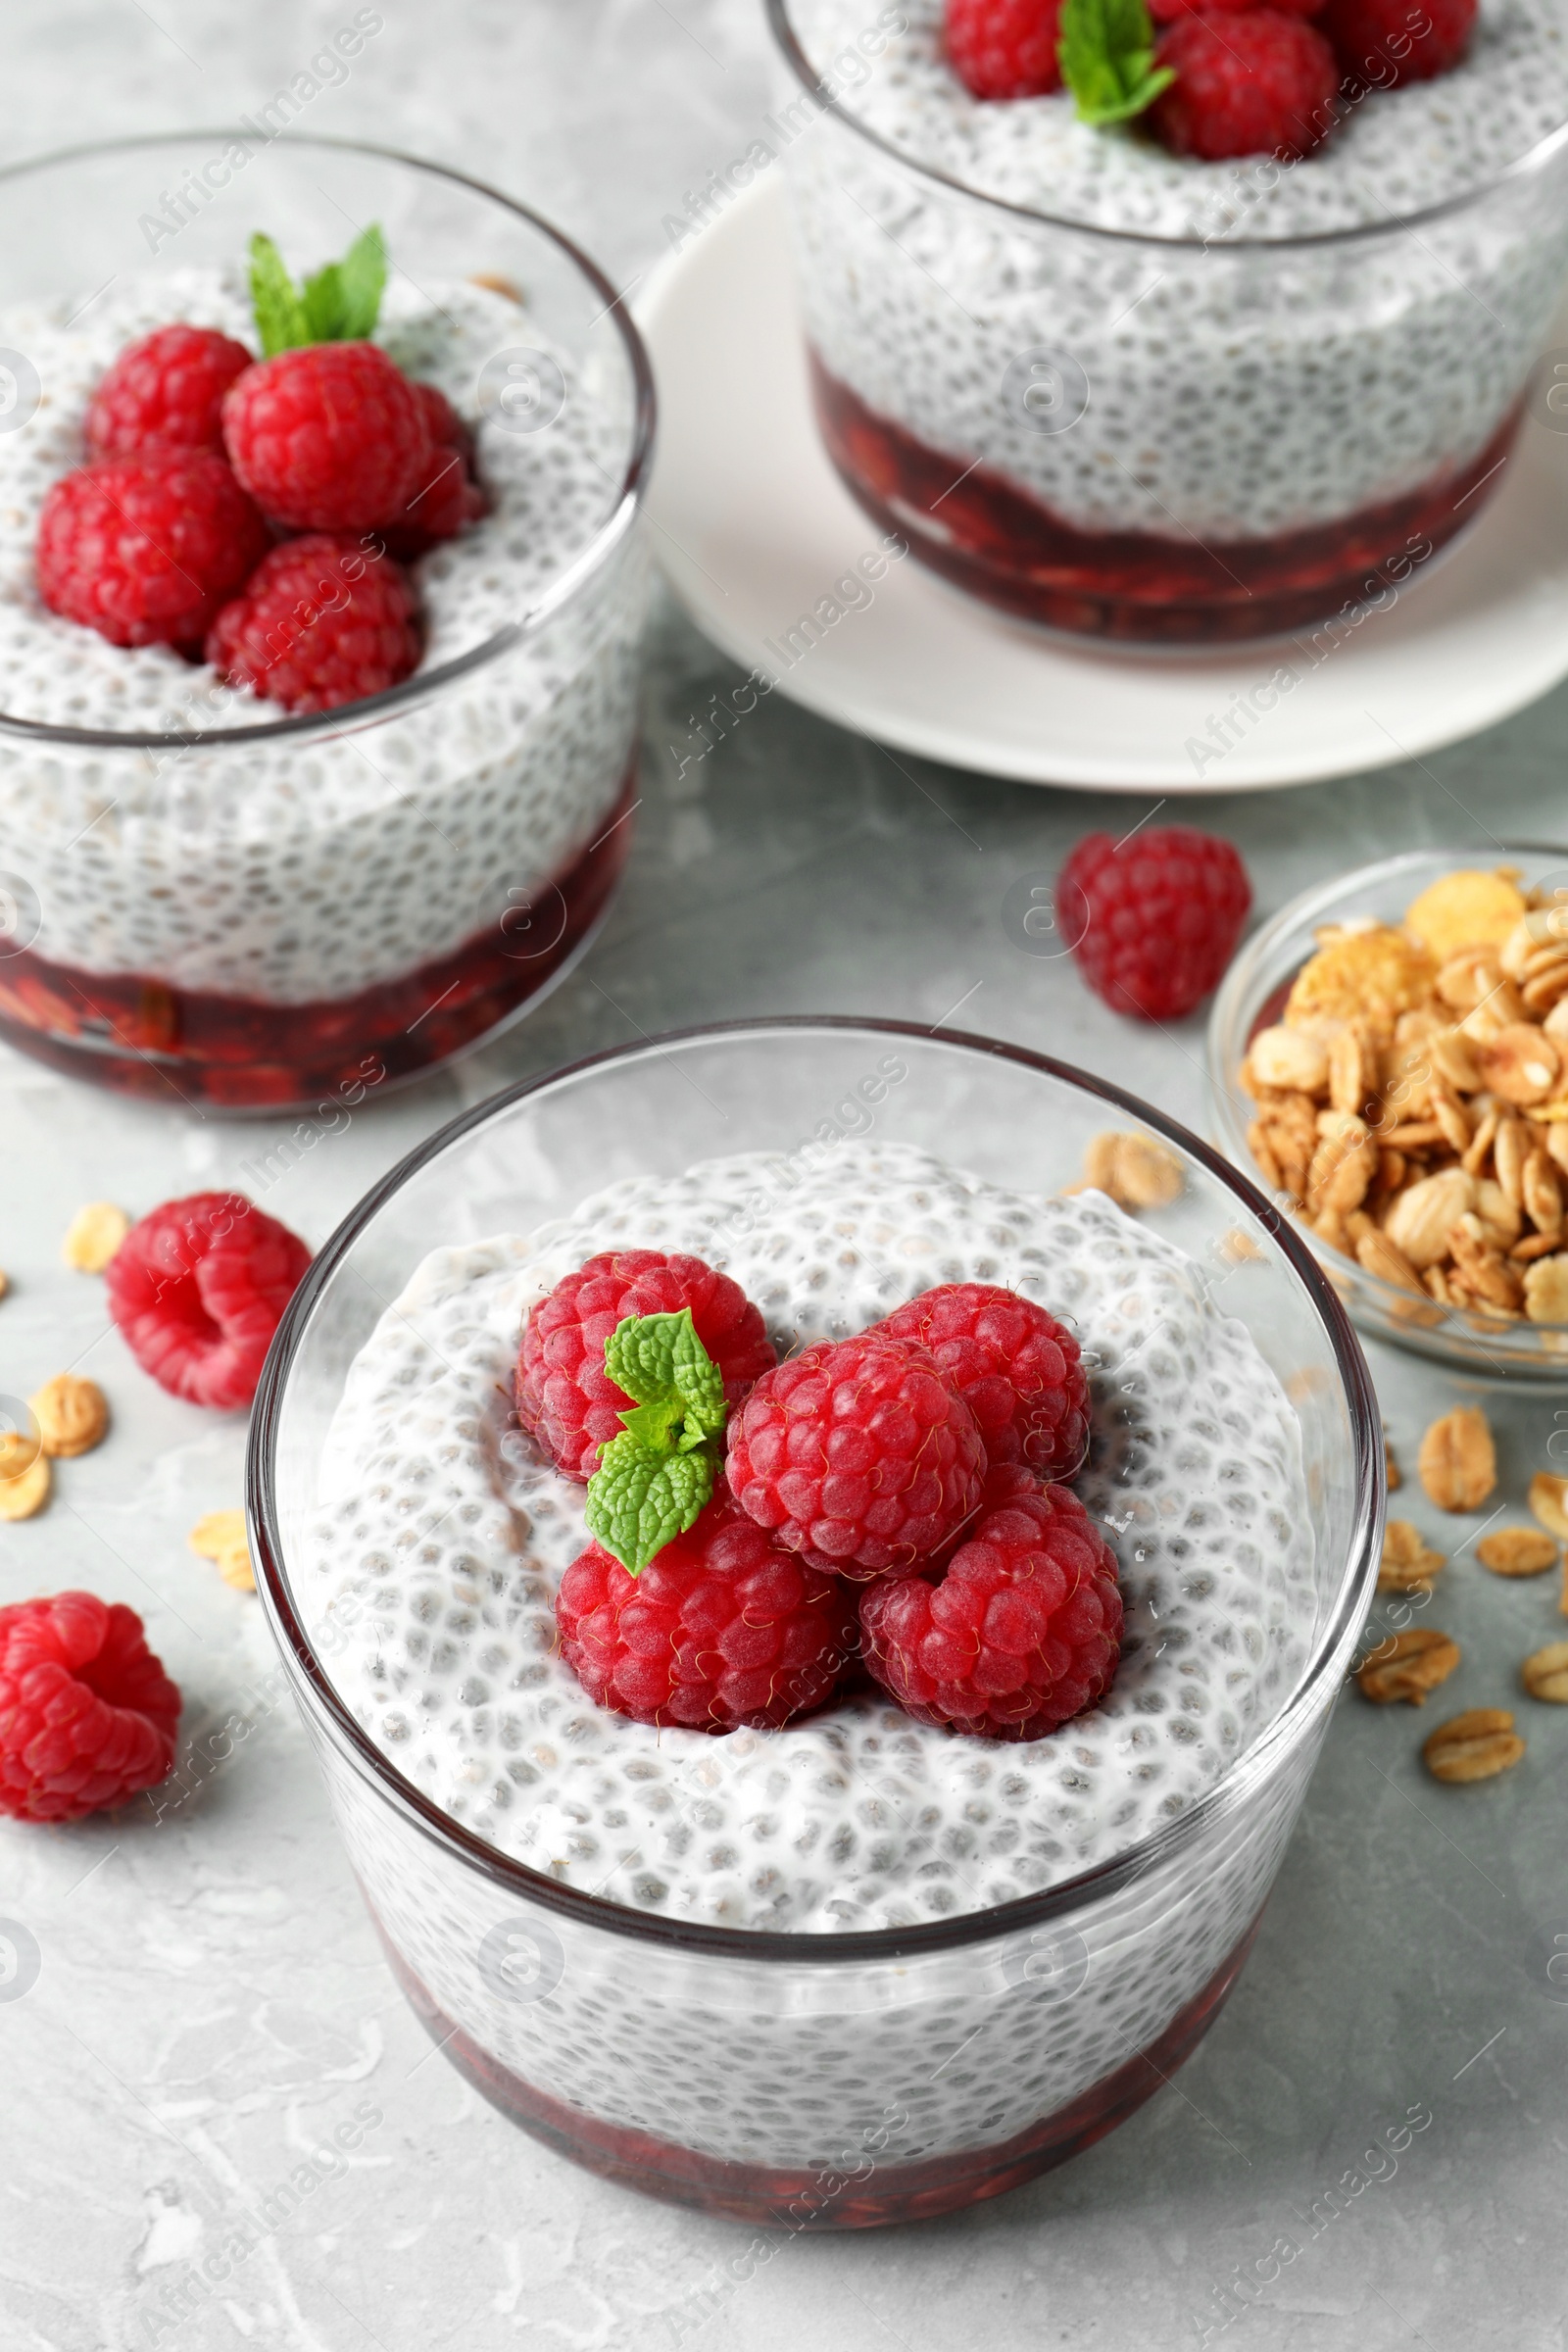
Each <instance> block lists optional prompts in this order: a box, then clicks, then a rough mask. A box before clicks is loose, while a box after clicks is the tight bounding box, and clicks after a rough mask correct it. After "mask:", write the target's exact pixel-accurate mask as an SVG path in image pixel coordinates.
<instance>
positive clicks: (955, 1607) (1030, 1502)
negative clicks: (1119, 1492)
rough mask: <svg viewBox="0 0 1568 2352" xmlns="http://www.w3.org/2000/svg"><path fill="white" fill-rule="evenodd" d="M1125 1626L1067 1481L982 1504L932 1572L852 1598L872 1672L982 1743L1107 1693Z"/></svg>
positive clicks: (917, 1709) (925, 1718) (1112, 1577)
mask: <svg viewBox="0 0 1568 2352" xmlns="http://www.w3.org/2000/svg"><path fill="white" fill-rule="evenodd" d="M1121 1629H1122V1605H1121V1593H1120V1591H1119V1590H1118V1587H1117V1583H1116V1560H1115V1555H1114V1553H1113V1552H1112V1551H1111V1548H1110V1545H1109V1544H1107V1543H1106V1542H1105V1539H1104V1537H1103V1535H1102V1534H1101V1532H1100V1530H1099V1528H1098V1527H1096V1525H1095V1523H1094V1521H1093V1520H1092V1519H1091V1518H1090V1516H1089V1514H1088V1512H1087V1511H1086V1510H1085V1509H1084V1506H1083V1504H1082V1503H1081V1502H1080V1501H1079V1500H1078V1497H1077V1496H1076V1495H1073V1494H1071V1493H1069V1491H1068V1490H1067V1489H1066V1488H1065V1487H1056V1486H1053V1487H1047V1488H1045V1489H1044V1490H1043V1491H1039V1492H1037V1493H1035V1494H1033V1495H1029V1494H1015V1495H1010V1496H1009V1497H1008V1498H1007V1499H1006V1500H1005V1501H1004V1502H1003V1503H1002V1504H1001V1505H1000V1507H998V1508H995V1509H992V1510H989V1511H987V1512H986V1513H985V1515H984V1516H983V1517H982V1518H981V1519H980V1520H979V1522H978V1524H977V1525H976V1527H975V1529H974V1532H973V1534H972V1535H970V1536H969V1537H968V1538H966V1540H965V1541H964V1542H963V1543H962V1544H960V1545H959V1546H958V1549H957V1550H956V1552H955V1553H954V1555H953V1557H952V1559H951V1560H950V1561H949V1563H948V1566H947V1568H946V1570H945V1572H944V1573H943V1575H942V1576H941V1577H940V1578H939V1579H937V1580H935V1581H928V1580H927V1579H926V1578H925V1577H922V1576H902V1577H888V1578H884V1579H882V1581H881V1582H879V1583H877V1584H874V1585H872V1586H871V1587H870V1588H869V1589H868V1590H867V1591H866V1592H865V1593H862V1594H861V1596H860V1630H861V1633H862V1635H863V1637H864V1642H865V1662H866V1665H867V1666H868V1668H869V1669H870V1672H871V1674H872V1675H873V1677H874V1678H875V1680H876V1681H877V1682H879V1683H880V1684H881V1685H882V1687H883V1689H884V1690H886V1691H889V1692H891V1694H892V1696H893V1697H894V1698H896V1699H897V1700H898V1702H899V1704H900V1705H901V1706H902V1707H904V1708H905V1709H906V1710H907V1713H909V1714H910V1715H913V1716H914V1717H915V1718H916V1720H917V1721H918V1722H920V1723H931V1724H945V1725H946V1726H947V1727H948V1729H949V1730H951V1731H956V1732H968V1733H970V1734H972V1735H974V1736H976V1737H978V1738H980V1739H983V1740H1039V1739H1042V1738H1044V1736H1045V1735H1046V1734H1047V1733H1048V1732H1054V1731H1055V1730H1056V1728H1057V1727H1058V1726H1059V1725H1060V1724H1063V1723H1066V1722H1069V1721H1070V1720H1071V1718H1072V1717H1073V1716H1074V1715H1081V1714H1082V1713H1083V1711H1084V1709H1085V1708H1086V1707H1091V1706H1093V1705H1094V1704H1095V1702H1096V1700H1097V1699H1100V1698H1103V1696H1104V1694H1105V1692H1106V1691H1108V1690H1109V1688H1110V1685H1111V1681H1112V1678H1113V1677H1114V1675H1115V1671H1116V1663H1117V1659H1118V1656H1119V1654H1120V1643H1121Z"/></svg>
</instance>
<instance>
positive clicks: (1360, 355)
mask: <svg viewBox="0 0 1568 2352" xmlns="http://www.w3.org/2000/svg"><path fill="white" fill-rule="evenodd" d="M767 10H768V17H769V20H770V23H771V25H772V29H773V33H774V38H775V41H776V45H777V49H778V52H779V56H780V58H781V60H782V70H783V78H784V81H785V84H786V96H785V98H784V101H783V102H782V103H781V104H780V106H779V107H778V109H777V111H776V114H775V116H774V118H773V119H772V121H773V128H774V131H775V133H776V135H777V137H778V139H779V140H781V141H782V142H783V145H782V152H783V155H784V169H785V172H786V175H787V179H788V185H789V193H790V199H791V209H792V214H793V221H794V231H795V244H796V250H797V256H798V261H799V275H800V281H801V292H802V298H803V302H804V307H805V316H806V333H807V341H808V347H809V365H810V373H811V383H812V391H813V397H814V401H815V407H816V416H817V421H818V425H819V428H820V431H821V434H822V438H823V441H824V442H825V444H826V447H827V451H828V454H829V456H830V457H831V459H832V461H833V464H834V466H836V467H837V469H838V471H839V473H840V474H841V475H842V476H843V479H844V481H845V482H846V483H847V485H848V486H849V488H850V490H851V491H852V492H853V493H854V494H855V496H856V498H857V499H858V501H859V503H860V505H861V506H862V507H863V508H864V509H865V510H866V512H867V513H868V514H869V515H872V516H873V517H874V518H875V519H876V521H877V522H878V523H879V524H880V525H881V527H882V528H883V530H884V531H897V532H899V533H901V534H902V535H903V536H904V537H905V538H906V539H907V542H908V545H909V548H910V550H911V551H912V552H913V554H915V555H916V556H917V557H919V558H920V560H921V561H922V562H923V563H925V564H928V565H930V566H931V568H932V569H934V570H935V571H937V572H939V573H940V574H941V575H942V576H943V577H944V578H945V579H948V580H950V581H952V582H954V583H956V585H957V586H958V587H960V588H964V589H967V590H968V591H969V592H970V593H971V594H973V595H975V596H978V597H981V598H984V599H985V600H986V601H987V602H989V603H991V604H994V605H998V606H1000V607H1001V608H1002V609H1003V610H1004V611H1005V612H1007V613H1012V614H1015V615H1017V616H1019V617H1022V618H1024V619H1026V620H1032V621H1035V622H1038V623H1040V624H1043V625H1045V626H1047V627H1049V628H1051V629H1053V630H1059V631H1065V632H1070V633H1071V634H1073V635H1075V636H1082V637H1090V638H1096V639H1100V640H1102V641H1103V642H1107V643H1118V642H1120V643H1125V644H1127V645H1130V646H1140V645H1143V646H1160V647H1166V648H1178V647H1182V646H1187V647H1195V648H1201V647H1203V646H1208V645H1215V644H1221V643H1225V642H1228V641H1231V640H1237V639H1253V638H1264V637H1271V636H1278V635H1281V634H1285V633H1287V632H1292V631H1296V630H1298V629H1300V628H1302V627H1304V626H1309V625H1311V624H1313V623H1325V622H1328V621H1330V620H1331V618H1332V617H1333V616H1336V615H1340V616H1342V617H1343V618H1344V619H1346V620H1348V618H1349V616H1350V615H1351V614H1353V613H1358V612H1359V611H1360V610H1361V609H1363V608H1365V607H1367V606H1368V605H1371V606H1374V607H1375V606H1379V605H1383V604H1386V603H1387V602H1388V601H1389V599H1390V597H1391V595H1397V593H1398V590H1399V588H1400V587H1401V586H1402V585H1403V583H1405V582H1407V581H1409V580H1411V579H1413V578H1415V577H1418V576H1419V574H1420V573H1421V570H1422V568H1423V567H1424V566H1425V565H1426V564H1429V563H1430V562H1431V561H1432V560H1433V558H1434V557H1435V556H1436V555H1437V554H1438V553H1439V552H1440V551H1441V550H1442V549H1443V548H1444V547H1445V546H1446V545H1447V544H1448V542H1449V541H1451V540H1452V539H1453V538H1454V537H1455V536H1456V535H1457V533H1458V532H1460V531H1461V530H1462V529H1464V528H1465V527H1466V526H1467V525H1468V524H1469V523H1470V522H1471V521H1473V520H1474V518H1475V516H1476V515H1478V514H1479V513H1480V511H1481V509H1482V508H1483V506H1484V505H1485V503H1486V500H1487V499H1488V498H1489V497H1490V496H1491V495H1492V493H1493V491H1494V490H1495V487H1496V485H1497V481H1498V478H1499V469H1500V468H1501V466H1502V464H1503V461H1504V460H1505V458H1506V457H1507V455H1508V452H1509V449H1510V448H1511V446H1512V443H1513V440H1514V436H1515V434H1516V432H1517V430H1518V428H1519V424H1520V419H1521V415H1522V413H1523V409H1524V406H1525V403H1526V398H1527V393H1528V388H1529V379H1530V375H1531V370H1532V368H1533V366H1534V364H1535V362H1536V360H1537V359H1538V357H1539V355H1540V352H1541V349H1542V346H1543V344H1544V341H1545V340H1546V339H1547V335H1548V332H1549V328H1550V324H1551V320H1552V318H1553V314H1554V312H1555V310H1556V307H1557V304H1558V301H1559V299H1560V297H1561V293H1562V289H1563V286H1564V283H1565V281H1568V124H1564V125H1562V126H1561V127H1560V128H1559V129H1558V130H1556V131H1554V132H1553V133H1551V135H1550V136H1548V137H1546V138H1544V139H1543V140H1542V141H1540V142H1539V143H1538V144H1537V145H1536V146H1535V147H1534V148H1532V149H1531V150H1530V151H1529V152H1528V153H1527V154H1525V155H1523V156H1522V157H1520V158H1519V160H1518V161H1517V163H1516V164H1515V165H1513V166H1512V167H1510V169H1509V170H1507V171H1506V172H1503V173H1502V174H1501V175H1500V176H1499V177H1497V178H1495V179H1494V180H1493V181H1491V182H1490V184H1487V185H1485V186H1483V187H1481V188H1479V189H1476V190H1474V191H1473V192H1470V193H1467V194H1465V195H1462V196H1459V197H1456V198H1454V199H1452V200H1450V201H1448V202H1446V203H1442V204H1438V205H1434V206H1432V207H1430V208H1428V209H1426V210H1423V211H1420V212H1416V213H1412V214H1411V215H1409V217H1408V218H1396V217H1394V216H1393V215H1392V214H1391V215H1390V217H1389V218H1388V219H1387V220H1386V221H1380V222H1379V223H1377V224H1375V225H1372V226H1365V227H1357V228H1352V229H1346V230H1334V231H1326V232H1321V233H1314V234H1306V235H1298V236H1294V237H1278V238H1275V237H1269V238H1266V239H1265V238H1264V237H1262V236H1258V237H1254V238H1253V239H1251V240H1250V241H1248V240H1245V239H1241V238H1236V237H1231V236H1227V235H1223V234H1221V233H1220V226H1221V223H1220V221H1219V220H1218V217H1217V216H1216V225H1215V227H1214V229H1213V230H1212V231H1209V230H1208V229H1207V226H1206V221H1204V220H1202V219H1201V220H1200V221H1197V222H1196V223H1195V224H1194V228H1193V233H1191V234H1190V235H1185V236H1170V235H1164V234H1157V235H1156V234H1151V233H1143V232H1135V231H1128V230H1121V229H1115V228H1108V227H1106V228H1102V227H1089V226H1085V225H1083V224H1082V223H1081V222H1078V221H1071V220H1066V219H1054V218H1052V217H1050V216H1049V215H1048V214H1046V213H1045V212H1044V211H1033V210H1027V209H1024V208H1022V207H1020V206H1017V205H1013V204H1009V203H1005V202H1003V201H1001V200H1000V199H997V198H995V197H991V196H987V195H982V194H979V193H978V192H976V191H975V190H974V189H973V188H971V187H968V186H966V185H964V184H963V183H962V182H961V181H960V180H957V179H956V178H954V177H952V176H950V175H949V174H947V173H946V172H942V171H940V170H938V169H935V168H931V167H927V166H924V165H922V164H920V163H917V162H916V161H914V160H913V159H912V158H911V157H910V156H908V155H907V154H904V153H902V152H901V151H900V150H898V149H896V148H895V147H893V146H891V145H890V144H889V143H888V142H887V141H886V140H885V139H883V138H882V137H881V136H880V135H879V134H878V133H877V132H875V131H873V130H872V129H870V128H869V127H868V126H867V124H866V123H865V122H863V121H862V120H860V119H859V118H858V115H857V113H856V111H855V97H854V93H855V90H856V89H857V88H858V87H859V86H861V85H862V84H863V82H864V81H865V79H866V77H867V76H868V75H869V74H874V73H876V72H878V71H881V70H885V67H884V66H882V65H881V63H880V62H879V61H880V60H881V59H882V56H883V52H884V51H885V50H886V47H887V40H886V37H885V35H879V34H878V33H877V32H876V29H875V28H876V27H879V26H880V25H882V24H883V22H884V20H885V19H886V17H887V15H888V13H889V12H887V11H884V12H882V17H881V18H878V19H876V20H875V24H874V25H872V17H871V12H870V11H869V10H868V11H867V21H868V29H870V30H871V32H872V38H871V39H870V40H869V41H868V42H867V43H865V44H863V46H864V47H866V48H867V49H869V50H872V51H874V54H872V55H870V56H869V57H867V56H861V55H856V54H854V53H853V52H852V51H849V50H846V52H845V53H844V55H843V56H842V57H839V58H835V59H834V60H832V61H831V63H829V61H825V60H824V61H820V62H821V63H822V64H823V66H824V67H825V68H826V71H827V72H828V73H829V74H831V76H832V82H831V83H830V82H829V81H826V80H824V78H823V77H822V76H821V75H820V74H819V73H818V71H817V68H816V66H815V65H813V63H812V61H811V60H810V58H809V56H808V54H807V51H806V49H805V47H804V46H803V43H802V38H801V22H802V16H803V6H802V0H767ZM835 87H836V89H837V93H838V94H837V95H834V94H832V91H833V89H834V88H835ZM1105 135H1106V136H1107V137H1109V138H1112V139H1116V140H1121V141H1126V140H1127V139H1129V138H1130V137H1133V138H1135V137H1136V134H1135V133H1129V132H1128V131H1126V130H1125V129H1123V130H1117V131H1112V132H1109V133H1106V134H1105ZM1454 135H1455V136H1457V135H1458V134H1457V133H1455V134H1454ZM1290 168H1291V167H1290V166H1289V165H1282V164H1279V163H1276V162H1274V161H1273V160H1272V159H1271V158H1268V157H1252V158H1249V159H1247V161H1246V165H1245V167H1238V171H1239V172H1241V174H1242V182H1243V192H1242V196H1241V198H1240V200H1239V202H1240V206H1241V209H1242V211H1243V212H1244V214H1245V213H1246V212H1247V211H1248V210H1249V209H1250V205H1252V204H1254V203H1258V202H1260V201H1262V200H1265V199H1266V196H1267V193H1268V191H1269V189H1270V188H1271V187H1272V186H1273V185H1274V184H1275V183H1276V182H1277V181H1278V179H1279V177H1280V176H1281V174H1282V173H1283V172H1288V171H1289V170H1290ZM1314 168H1317V167H1314V165H1313V163H1312V162H1310V161H1309V162H1308V163H1307V164H1306V165H1304V166H1303V167H1302V169H1304V170H1308V171H1310V170H1312V169H1314ZM1271 175H1272V176H1271Z"/></svg>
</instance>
